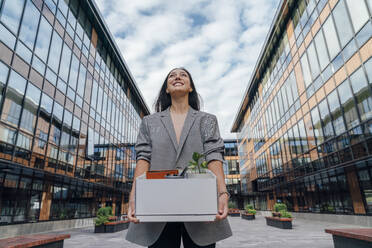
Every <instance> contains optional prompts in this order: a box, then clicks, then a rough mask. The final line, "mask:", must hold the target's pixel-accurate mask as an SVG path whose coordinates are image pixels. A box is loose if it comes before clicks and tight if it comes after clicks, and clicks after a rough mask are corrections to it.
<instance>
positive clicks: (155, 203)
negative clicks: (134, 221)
mask: <svg viewBox="0 0 372 248" xmlns="http://www.w3.org/2000/svg"><path fill="white" fill-rule="evenodd" d="M135 205H136V206H135V208H136V210H135V212H136V217H137V218H138V219H139V220H140V222H178V221H179V222H195V221H214V219H215V217H216V214H217V211H218V197H217V181H216V176H215V175H214V174H213V173H212V172H211V171H209V170H207V173H205V174H186V176H185V178H181V179H146V178H145V175H142V176H140V177H137V179H136V191H135Z"/></svg>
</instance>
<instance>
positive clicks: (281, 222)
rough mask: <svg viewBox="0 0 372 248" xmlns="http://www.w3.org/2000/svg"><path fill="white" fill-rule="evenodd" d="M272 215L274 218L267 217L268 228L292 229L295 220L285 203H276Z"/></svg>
mask: <svg viewBox="0 0 372 248" xmlns="http://www.w3.org/2000/svg"><path fill="white" fill-rule="evenodd" d="M272 215H273V216H272V217H271V216H267V217H265V218H266V224H267V225H268V226H273V227H278V228H281V229H292V220H293V218H292V215H291V214H290V213H289V212H288V211H287V206H286V205H285V204H284V203H276V204H275V205H274V211H273V212H272Z"/></svg>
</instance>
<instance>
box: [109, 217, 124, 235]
mask: <svg viewBox="0 0 372 248" xmlns="http://www.w3.org/2000/svg"><path fill="white" fill-rule="evenodd" d="M128 226H129V221H127V220H123V221H116V222H108V223H106V224H105V233H114V232H120V231H123V230H125V229H127V228H128Z"/></svg>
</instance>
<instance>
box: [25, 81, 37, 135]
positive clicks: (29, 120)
mask: <svg viewBox="0 0 372 248" xmlns="http://www.w3.org/2000/svg"><path fill="white" fill-rule="evenodd" d="M40 93H41V91H40V90H39V89H38V88H37V87H35V86H33V85H32V84H31V83H29V84H28V86H27V92H26V98H25V102H24V108H23V112H22V118H21V124H20V127H21V128H24V129H26V130H27V131H29V132H32V133H33V132H34V128H35V124H36V113H37V108H38V106H39V101H40Z"/></svg>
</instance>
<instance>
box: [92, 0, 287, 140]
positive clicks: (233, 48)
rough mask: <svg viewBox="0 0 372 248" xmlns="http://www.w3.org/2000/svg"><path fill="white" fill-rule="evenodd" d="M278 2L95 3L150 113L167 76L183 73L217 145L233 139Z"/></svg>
mask: <svg viewBox="0 0 372 248" xmlns="http://www.w3.org/2000/svg"><path fill="white" fill-rule="evenodd" d="M279 2H280V1H275V0H210V1H205V0H135V1H133V0H96V3H97V5H98V8H99V9H100V11H101V13H102V15H103V17H104V19H105V22H106V24H107V26H108V28H109V30H110V32H111V33H112V35H113V36H114V38H115V41H116V44H117V45H118V47H119V49H120V50H121V53H122V55H123V57H124V60H125V61H126V63H127V65H128V67H129V70H130V71H131V73H132V75H133V76H134V79H135V81H136V83H137V85H138V87H139V89H140V91H141V92H142V95H143V96H144V99H145V102H146V103H147V105H148V107H149V108H150V109H151V112H152V113H153V112H154V108H153V105H154V101H155V99H156V97H157V95H158V93H159V90H160V87H161V85H162V83H163V81H164V79H165V77H166V75H167V74H168V72H169V71H170V70H171V69H173V68H175V67H185V68H186V69H187V70H188V71H189V72H190V73H191V75H192V77H193V80H194V83H195V88H196V90H197V91H198V92H199V94H200V96H201V98H202V100H203V105H202V109H201V110H202V111H205V112H208V113H212V114H214V115H216V116H217V119H218V122H219V127H220V133H221V136H222V138H224V139H231V138H236V134H234V133H230V130H231V127H232V124H233V121H234V118H235V116H236V113H237V111H238V110H239V106H240V103H241V101H242V98H243V95H244V92H245V90H246V88H247V85H248V83H249V80H250V78H251V73H252V71H253V69H254V66H255V64H256V62H257V60H258V56H259V53H260V51H261V50H262V46H263V43H264V41H265V38H266V36H267V33H268V31H269V28H270V24H271V22H272V20H273V18H274V15H275V11H276V8H277V7H278V6H277V5H278V4H279Z"/></svg>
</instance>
